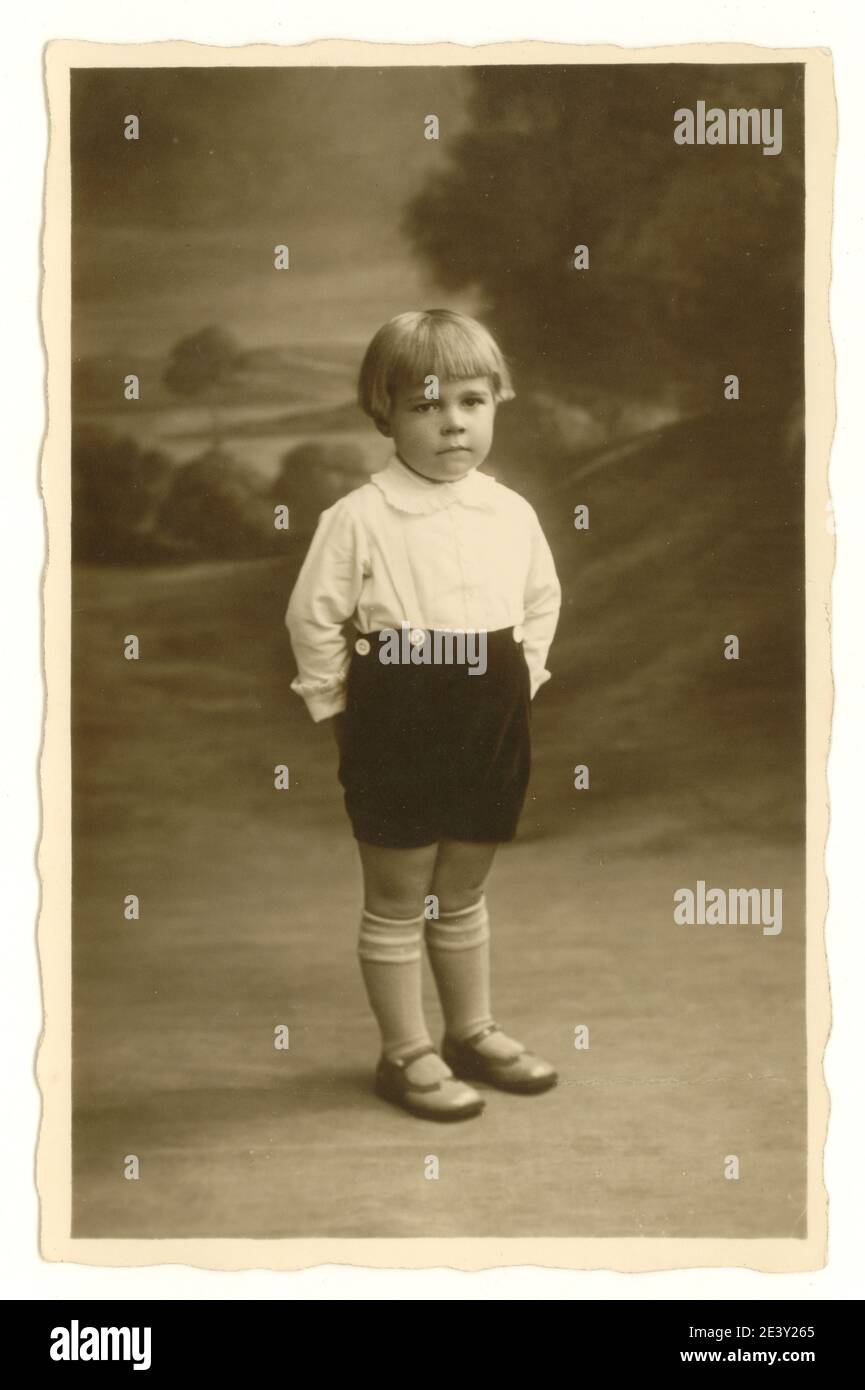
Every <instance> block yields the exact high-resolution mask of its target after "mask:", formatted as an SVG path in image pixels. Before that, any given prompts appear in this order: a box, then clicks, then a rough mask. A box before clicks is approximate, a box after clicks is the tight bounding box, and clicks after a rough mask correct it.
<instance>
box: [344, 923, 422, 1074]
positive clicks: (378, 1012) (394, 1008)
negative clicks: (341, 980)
mask: <svg viewBox="0 0 865 1390" xmlns="http://www.w3.org/2000/svg"><path fill="white" fill-rule="evenodd" d="M423 924H424V918H423V916H422V915H421V916H419V917H414V918H411V919H409V920H404V921H398V920H396V919H393V918H389V917H378V916H376V915H375V914H374V913H372V912H368V911H367V910H366V909H364V912H363V915H362V916H361V920H360V933H359V936H358V945H357V953H358V957H359V958H360V969H361V974H362V976H363V981H364V984H365V986H366V992H367V996H368V998H369V1002H370V1005H371V1007H372V1011H373V1013H374V1014H375V1017H376V1020H377V1022H378V1026H379V1029H380V1030H381V1042H382V1052H383V1053H384V1055H385V1056H386V1057H389V1058H390V1060H391V1061H394V1060H396V1058H398V1057H402V1056H404V1055H405V1054H406V1053H408V1052H412V1051H414V1049H415V1048H416V1047H421V1046H423V1045H424V1044H425V1043H426V1044H429V1043H431V1041H432V1039H431V1038H430V1035H429V1032H428V1030H427V1026H426V1022H425V1020H424V1013H423V1000H422V988H423V985H422V973H421V972H422V969H423V957H422V952H421V938H422V934H423Z"/></svg>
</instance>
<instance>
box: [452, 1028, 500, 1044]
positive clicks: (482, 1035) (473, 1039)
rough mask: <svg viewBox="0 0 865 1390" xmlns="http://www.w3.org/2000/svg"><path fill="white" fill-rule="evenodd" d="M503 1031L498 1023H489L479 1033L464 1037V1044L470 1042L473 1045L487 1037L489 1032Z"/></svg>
mask: <svg viewBox="0 0 865 1390" xmlns="http://www.w3.org/2000/svg"><path fill="white" fill-rule="evenodd" d="M501 1031H502V1030H501V1028H500V1027H499V1025H498V1024H497V1023H488V1024H487V1026H486V1027H485V1028H482V1029H481V1030H480V1032H479V1033H474V1034H473V1035H472V1037H470V1038H463V1039H462V1042H463V1043H464V1044H465V1043H468V1044H470V1045H473V1044H474V1043H478V1042H480V1041H481V1039H482V1038H485V1037H487V1036H488V1034H490V1033H500V1032H501Z"/></svg>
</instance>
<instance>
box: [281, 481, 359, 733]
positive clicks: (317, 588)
mask: <svg viewBox="0 0 865 1390" xmlns="http://www.w3.org/2000/svg"><path fill="white" fill-rule="evenodd" d="M345 500H346V499H345V498H342V499H340V501H339V502H336V503H334V505H333V506H332V507H329V508H328V509H327V510H326V511H324V512H322V514H321V516H320V517H319V519H318V525H317V527H316V531H315V534H314V536H313V538H312V541H311V542H310V546H309V550H308V551H307V554H306V558H305V559H304V562H303V565H302V566H301V570H300V573H299V575H298V577H297V582H296V583H295V586H294V588H293V589H292V592H291V597H290V598H289V601H288V608H287V610H286V614H285V625H286V627H287V628H288V632H289V636H290V638H291V647H292V651H293V652H294V658H295V661H296V662H297V670H298V674H297V676H296V678H295V679H294V680H293V681H292V683H291V689H292V690H293V691H294V692H295V693H296V694H297V695H300V697H301V698H302V699H303V700H304V701H305V703H306V707H307V709H308V710H309V713H310V715H311V716H312V719H313V720H314V722H315V723H319V722H320V721H321V720H322V719H328V718H330V716H331V715H334V714H338V713H339V712H340V710H343V709H345V705H346V696H345V684H346V680H347V677H348V666H349V662H350V660H351V654H350V650H349V645H348V642H347V640H346V636H345V633H344V631H343V624H344V623H345V622H346V621H347V620H348V619H349V618H351V616H352V614H353V613H354V611H355V608H356V607H357V601H358V598H359V596H360V592H361V586H362V583H363V578H364V574H365V573H366V570H367V563H368V562H367V557H366V555H365V547H364V539H363V534H362V528H361V526H360V525H359V522H358V520H357V518H356V517H355V516H354V515H353V513H352V510H351V509H350V508H349V507H347V506H346V505H345Z"/></svg>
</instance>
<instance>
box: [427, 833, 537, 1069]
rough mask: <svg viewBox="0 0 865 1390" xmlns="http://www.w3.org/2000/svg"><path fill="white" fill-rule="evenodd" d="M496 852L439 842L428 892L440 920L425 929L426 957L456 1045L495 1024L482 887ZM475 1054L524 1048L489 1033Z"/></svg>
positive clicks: (502, 1055) (458, 842)
mask: <svg viewBox="0 0 865 1390" xmlns="http://www.w3.org/2000/svg"><path fill="white" fill-rule="evenodd" d="M497 849H498V845H497V844H486V843H480V842H476V841H469V840H442V842H441V844H440V845H439V851H438V855H437V857H436V862H435V867H434V870H433V877H432V884H431V886H430V889H429V892H430V893H433V894H435V896H436V897H437V898H438V906H439V915H438V918H437V919H431V920H430V921H428V922H427V924H426V944H427V951H428V953H429V958H430V965H431V967H432V970H433V974H434V976H435V980H436V985H437V987H438V992H439V997H440V999H441V1005H442V1012H443V1013H444V1016H445V1027H446V1030H447V1032H448V1034H449V1035H450V1036H451V1037H452V1038H455V1039H457V1040H459V1041H461V1040H463V1039H465V1038H469V1037H471V1036H472V1035H473V1034H475V1033H477V1032H478V1031H479V1030H480V1029H481V1028H483V1027H484V1026H485V1024H487V1023H492V1022H493V1016H492V1014H491V1012H490V1008H491V1006H490V929H489V917H488V915H487V906H486V898H485V896H484V885H485V883H486V879H487V876H488V874H489V871H490V869H491V868H492V863H493V859H494V857H495V852H496V850H497ZM478 1050H479V1051H481V1052H482V1053H484V1054H485V1055H486V1056H489V1057H499V1058H506V1057H513V1056H514V1055H515V1054H516V1053H518V1052H520V1051H521V1050H522V1047H521V1044H520V1043H518V1042H517V1041H516V1040H515V1039H514V1038H509V1037H508V1036H507V1034H505V1033H492V1034H490V1036H489V1037H487V1038H484V1039H483V1040H482V1041H481V1042H480V1043H479V1044H478Z"/></svg>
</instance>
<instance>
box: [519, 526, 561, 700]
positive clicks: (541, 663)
mask: <svg viewBox="0 0 865 1390" xmlns="http://www.w3.org/2000/svg"><path fill="white" fill-rule="evenodd" d="M532 518H533V520H532V538H531V557H530V561H529V571H528V575H527V577H526V588H525V594H524V597H523V609H524V612H525V617H524V619H523V652H524V653H525V658H526V663H527V665H528V668H529V673H530V675H531V695H532V699H534V697H535V695H536V694H537V692H538V690H539V689H540V687H541V686H542V685H544V684H545V682H546V681H548V680H549V679H550V672H549V671H548V670H547V669H546V665H545V663H546V659H547V653H548V652H549V649H550V644H551V643H552V640H553V637H554V635H555V631H556V627H557V626H558V621H559V610H560V608H561V606H562V587H561V584H560V583H559V579H558V575H557V574H556V566H555V561H554V560H553V553H552V551H551V550H550V547H549V545H548V544H547V538H546V536H545V535H544V533H543V531H542V529H541V523H540V521H539V520H538V518H537V514H536V513H535V512H534V511H532Z"/></svg>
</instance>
